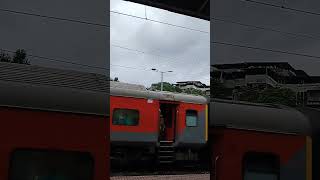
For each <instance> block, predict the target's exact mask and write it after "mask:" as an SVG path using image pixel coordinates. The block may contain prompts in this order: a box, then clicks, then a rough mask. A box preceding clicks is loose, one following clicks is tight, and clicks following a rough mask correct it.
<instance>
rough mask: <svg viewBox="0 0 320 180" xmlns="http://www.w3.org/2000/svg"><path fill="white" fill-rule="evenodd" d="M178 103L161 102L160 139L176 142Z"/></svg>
mask: <svg viewBox="0 0 320 180" xmlns="http://www.w3.org/2000/svg"><path fill="white" fill-rule="evenodd" d="M176 115H177V104H176V103H173V102H160V127H159V128H160V134H159V137H160V138H159V141H167V142H174V140H175V135H176V134H175V129H176V119H177V116H176Z"/></svg>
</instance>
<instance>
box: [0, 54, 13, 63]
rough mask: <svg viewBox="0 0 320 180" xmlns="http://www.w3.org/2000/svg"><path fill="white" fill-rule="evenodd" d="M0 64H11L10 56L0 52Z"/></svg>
mask: <svg viewBox="0 0 320 180" xmlns="http://www.w3.org/2000/svg"><path fill="white" fill-rule="evenodd" d="M0 62H11V57H10V55H9V54H8V53H5V52H0Z"/></svg>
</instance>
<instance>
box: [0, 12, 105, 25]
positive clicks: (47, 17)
mask: <svg viewBox="0 0 320 180" xmlns="http://www.w3.org/2000/svg"><path fill="white" fill-rule="evenodd" d="M0 11H1V12H7V13H13V14H19V15H26V16H34V17H40V18H45V19H53V20H59V21H67V22H73V23H80V24H86V25H92V26H100V27H107V28H110V26H109V25H107V24H100V23H93V22H88V21H81V20H74V19H67V18H61V17H55V16H48V15H41V14H36V13H30V12H23V11H17V10H11V9H4V8H0Z"/></svg>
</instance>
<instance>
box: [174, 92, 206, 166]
mask: <svg viewBox="0 0 320 180" xmlns="http://www.w3.org/2000/svg"><path fill="white" fill-rule="evenodd" d="M180 96H181V97H180V98H181V99H180V98H179V100H178V102H179V104H178V106H177V123H176V136H175V139H174V147H175V151H176V161H181V163H187V161H189V162H190V163H192V162H193V163H194V162H195V161H201V160H204V159H206V158H207V156H206V154H205V153H206V150H207V149H206V148H207V146H206V145H207V127H208V114H207V113H208V106H207V102H208V101H207V99H206V98H204V97H202V96H191V95H180ZM176 99H177V98H176Z"/></svg>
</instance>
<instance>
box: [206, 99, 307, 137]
mask: <svg viewBox="0 0 320 180" xmlns="http://www.w3.org/2000/svg"><path fill="white" fill-rule="evenodd" d="M209 125H210V127H219V126H223V127H229V128H235V129H245V130H255V131H263V132H274V133H285V134H304V135H309V134H310V133H311V126H310V125H311V124H310V122H309V119H308V118H307V117H306V116H305V115H304V114H303V113H301V112H300V111H298V110H296V109H293V108H289V107H286V106H280V105H269V104H255V103H247V102H240V101H230V100H221V99H211V103H210V122H209Z"/></svg>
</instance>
